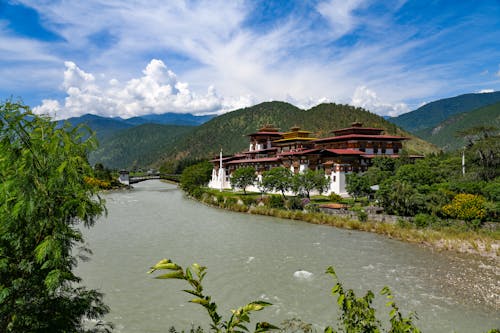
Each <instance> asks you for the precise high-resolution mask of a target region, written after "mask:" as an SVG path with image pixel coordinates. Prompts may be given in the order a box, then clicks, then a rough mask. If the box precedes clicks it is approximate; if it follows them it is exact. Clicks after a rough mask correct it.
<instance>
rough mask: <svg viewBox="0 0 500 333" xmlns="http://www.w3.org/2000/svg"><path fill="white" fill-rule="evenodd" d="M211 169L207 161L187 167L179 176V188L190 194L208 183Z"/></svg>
mask: <svg viewBox="0 0 500 333" xmlns="http://www.w3.org/2000/svg"><path fill="white" fill-rule="evenodd" d="M212 169H213V166H212V164H211V163H210V162H208V161H204V162H199V163H197V164H194V165H191V166H188V167H187V168H185V169H184V171H182V174H181V188H182V189H183V190H185V191H187V192H188V193H190V194H192V193H193V191H195V190H196V189H198V188H200V187H201V186H205V185H206V184H207V183H208V181H209V180H210V177H211V175H212Z"/></svg>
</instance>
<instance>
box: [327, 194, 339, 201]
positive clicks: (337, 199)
mask: <svg viewBox="0 0 500 333" xmlns="http://www.w3.org/2000/svg"><path fill="white" fill-rule="evenodd" d="M328 199H329V200H330V201H333V202H340V201H342V197H341V196H340V195H338V194H337V193H334V192H332V193H330V195H329V196H328Z"/></svg>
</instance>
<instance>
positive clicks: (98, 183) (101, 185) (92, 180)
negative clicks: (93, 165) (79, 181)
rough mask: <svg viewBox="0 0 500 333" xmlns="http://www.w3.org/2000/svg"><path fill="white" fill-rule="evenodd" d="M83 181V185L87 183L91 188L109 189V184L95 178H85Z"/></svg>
mask: <svg viewBox="0 0 500 333" xmlns="http://www.w3.org/2000/svg"><path fill="white" fill-rule="evenodd" d="M84 181H85V183H87V184H89V185H91V186H95V187H97V188H100V189H110V188H111V183H110V182H106V181H104V180H100V179H97V178H93V177H85V178H84Z"/></svg>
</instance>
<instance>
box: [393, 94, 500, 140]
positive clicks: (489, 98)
mask: <svg viewBox="0 0 500 333" xmlns="http://www.w3.org/2000/svg"><path fill="white" fill-rule="evenodd" d="M498 102H500V91H496V92H492V93H482V94H465V95H460V96H456V97H451V98H446V99H441V100H438V101H435V102H431V103H428V104H426V105H424V106H422V107H420V108H418V109H416V110H415V111H411V112H408V113H405V114H402V115H400V116H398V117H395V118H391V119H390V121H391V122H393V123H394V124H396V125H398V126H399V127H402V128H403V129H405V130H407V131H410V132H415V131H419V130H423V129H425V128H433V127H435V126H437V125H438V124H440V123H441V122H443V121H445V120H446V119H447V118H449V117H450V116H452V115H455V114H458V113H463V112H468V111H472V110H475V109H477V108H481V107H484V106H488V105H491V104H495V103H498Z"/></svg>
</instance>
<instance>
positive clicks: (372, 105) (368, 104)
mask: <svg viewBox="0 0 500 333" xmlns="http://www.w3.org/2000/svg"><path fill="white" fill-rule="evenodd" d="M351 104H352V105H354V106H359V107H362V108H364V109H367V110H368V111H371V112H375V113H377V114H379V115H387V116H391V117H394V116H397V115H400V114H402V113H405V112H408V111H410V110H409V108H408V105H406V104H405V103H388V102H383V101H381V100H380V98H379V97H378V96H377V94H376V93H375V91H373V90H370V89H368V88H367V87H365V86H360V87H357V88H356V90H355V92H354V94H353V96H352V99H351Z"/></svg>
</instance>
